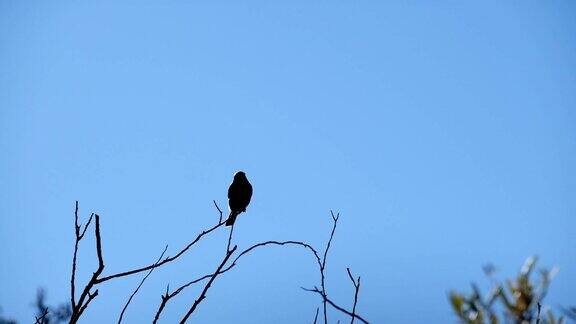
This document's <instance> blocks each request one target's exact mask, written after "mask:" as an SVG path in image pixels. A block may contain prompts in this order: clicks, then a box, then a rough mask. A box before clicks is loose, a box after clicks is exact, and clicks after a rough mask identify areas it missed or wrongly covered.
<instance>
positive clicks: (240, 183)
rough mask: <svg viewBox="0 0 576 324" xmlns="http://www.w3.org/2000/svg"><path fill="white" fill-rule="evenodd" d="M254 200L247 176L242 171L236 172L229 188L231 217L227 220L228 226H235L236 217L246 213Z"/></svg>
mask: <svg viewBox="0 0 576 324" xmlns="http://www.w3.org/2000/svg"><path fill="white" fill-rule="evenodd" d="M251 198H252V185H251V184H250V182H249V181H248V178H246V174H245V173H244V172H242V171H238V172H236V174H235V175H234V180H232V184H230V187H229V188H228V207H229V208H230V216H229V217H228V220H226V226H232V225H234V222H235V221H236V217H238V215H239V214H240V213H242V212H245V211H246V207H248V204H250V199H251Z"/></svg>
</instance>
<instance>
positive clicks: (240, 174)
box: [234, 171, 246, 180]
mask: <svg viewBox="0 0 576 324" xmlns="http://www.w3.org/2000/svg"><path fill="white" fill-rule="evenodd" d="M234 180H246V173H244V171H238V172H236V174H234Z"/></svg>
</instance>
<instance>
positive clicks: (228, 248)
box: [226, 224, 234, 252]
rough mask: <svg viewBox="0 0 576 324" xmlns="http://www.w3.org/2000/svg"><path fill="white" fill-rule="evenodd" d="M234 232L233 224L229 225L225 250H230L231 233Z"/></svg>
mask: <svg viewBox="0 0 576 324" xmlns="http://www.w3.org/2000/svg"><path fill="white" fill-rule="evenodd" d="M233 232H234V224H232V226H230V235H229V236H228V245H227V246H226V252H228V251H230V243H231V242H232V233H233Z"/></svg>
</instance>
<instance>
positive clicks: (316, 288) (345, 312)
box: [301, 287, 369, 324]
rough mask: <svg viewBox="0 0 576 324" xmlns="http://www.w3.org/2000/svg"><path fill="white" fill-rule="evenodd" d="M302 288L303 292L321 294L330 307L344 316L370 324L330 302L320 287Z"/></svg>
mask: <svg viewBox="0 0 576 324" xmlns="http://www.w3.org/2000/svg"><path fill="white" fill-rule="evenodd" d="M301 288H302V289H303V290H305V291H309V292H314V293H317V294H319V295H320V296H322V298H323V299H324V300H326V302H327V303H328V304H330V306H332V307H334V308H335V309H337V310H339V311H341V312H342V313H344V314H346V315H348V316H354V317H355V318H357V319H358V320H359V321H361V322H362V323H364V324H369V323H368V321H367V320H365V319H364V318H363V317H362V316H360V315H358V314H352V313H351V312H350V311H348V310H346V309H344V308H342V307H340V306H338V305H336V304H335V303H334V302H333V301H332V300H330V299H329V298H328V296H326V295H324V294H323V293H322V291H321V290H320V289H318V287H314V289H308V288H304V287H301Z"/></svg>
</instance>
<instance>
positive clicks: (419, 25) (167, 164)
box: [0, 1, 576, 323]
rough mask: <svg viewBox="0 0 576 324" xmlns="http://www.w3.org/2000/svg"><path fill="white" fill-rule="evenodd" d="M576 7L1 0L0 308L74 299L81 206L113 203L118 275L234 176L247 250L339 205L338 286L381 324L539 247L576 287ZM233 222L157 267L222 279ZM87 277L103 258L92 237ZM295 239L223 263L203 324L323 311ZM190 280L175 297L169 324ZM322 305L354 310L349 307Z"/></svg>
mask: <svg viewBox="0 0 576 324" xmlns="http://www.w3.org/2000/svg"><path fill="white" fill-rule="evenodd" d="M575 7H576V6H575V5H574V3H573V2H569V1H547V2H541V1H525V2H508V3H503V2H502V1H482V2H481V3H480V2H478V3H464V2H456V1H446V2H419V1H407V2H404V1H403V2H387V3H380V2H376V1H366V2H357V1H355V2H353V1H334V2H327V1H290V2H280V1H276V2H264V1H262V2H260V1H255V2H251V3H238V2H231V1H223V2H218V3H216V2H208V1H199V2H192V1H190V2H185V1H166V2H163V3H162V4H160V3H158V2H152V1H143V2H140V1H127V2H123V3H117V2H113V1H110V2H108V1H83V2H74V1H51V2H45V1H44V2H43V1H27V2H24V1H2V2H1V3H0V90H1V91H0V152H1V155H2V158H1V159H0V183H2V186H0V255H1V257H2V260H3V262H2V266H0V283H1V285H2V290H1V291H0V305H1V306H2V309H3V312H2V314H4V315H8V316H11V317H13V318H16V319H18V320H20V321H22V322H29V321H30V320H31V318H32V315H33V311H32V308H31V306H30V302H31V300H32V299H33V297H34V294H35V291H36V288H37V287H39V286H42V287H45V288H46V289H47V291H48V298H49V302H50V303H52V304H56V303H59V302H64V301H68V300H69V290H68V289H69V288H68V287H69V276H70V267H71V266H70V261H71V257H72V252H73V211H74V201H75V200H79V201H80V211H81V214H82V217H83V218H84V219H86V218H87V217H88V216H89V214H90V212H98V213H99V214H100V215H101V226H102V232H103V233H102V235H103V241H104V243H103V244H104V258H105V261H106V265H107V268H106V270H105V273H112V272H116V271H122V270H126V269H129V268H131V267H134V266H138V265H144V264H147V263H150V262H152V261H153V260H155V259H156V258H157V257H158V255H159V254H160V252H161V251H162V249H163V247H164V245H165V244H168V245H169V249H168V252H167V253H168V254H170V255H173V254H174V253H175V252H176V251H178V250H179V248H181V247H182V246H183V245H184V244H186V243H187V242H188V241H189V240H190V239H191V238H193V237H194V236H195V235H196V233H198V232H199V231H201V229H202V228H204V227H207V226H210V225H212V224H213V223H214V222H215V221H216V220H217V213H216V212H215V210H214V208H213V206H212V200H213V199H215V200H217V201H218V202H219V203H220V205H221V206H225V204H226V189H227V186H228V184H229V183H230V181H231V178H232V175H233V173H234V172H235V171H236V170H239V169H242V170H245V171H246V173H247V174H248V177H249V179H250V181H251V182H252V183H253V185H254V197H253V200H252V203H251V205H250V207H249V209H248V212H247V213H246V214H243V215H242V216H241V217H240V218H239V221H238V226H237V227H236V230H235V231H236V232H235V233H236V243H237V244H238V245H239V247H240V248H242V247H247V246H248V245H250V244H252V243H254V242H258V241H262V240H268V239H277V240H285V239H297V240H305V241H309V242H310V243H311V244H313V245H316V246H319V247H321V246H322V244H324V243H325V241H326V239H327V236H328V234H329V230H330V225H331V224H330V222H331V219H330V214H329V211H330V210H331V209H333V210H336V211H339V212H340V213H341V220H340V224H339V228H338V229H337V232H336V237H335V240H334V244H333V248H332V253H331V254H330V256H329V260H328V270H327V276H328V278H327V285H328V287H327V288H328V292H329V294H330V295H331V296H332V297H333V298H334V299H335V300H337V301H339V302H340V303H341V304H343V305H347V306H350V305H351V303H352V298H353V292H352V287H351V284H350V282H349V281H348V278H347V275H346V271H345V269H346V266H349V267H351V269H352V271H353V272H354V273H356V274H359V275H361V276H362V290H361V292H360V302H359V305H358V310H359V311H360V312H361V313H362V314H363V315H364V316H365V317H367V318H368V319H370V320H372V322H374V323H449V322H454V317H453V316H452V315H451V312H450V308H449V305H448V303H447V299H446V294H447V292H448V291H449V290H450V289H452V288H458V289H463V290H464V289H468V285H469V283H470V282H471V281H478V282H479V283H480V284H481V285H483V286H485V287H487V286H488V284H489V282H488V281H487V280H486V279H484V277H483V274H482V270H481V266H482V265H483V264H485V263H487V262H492V263H494V264H495V265H496V266H497V267H498V269H499V272H498V274H499V276H500V277H507V276H512V275H514V274H515V273H516V272H517V271H518V269H519V267H520V266H521V265H522V263H523V261H524V259H525V258H526V257H528V256H530V255H533V254H537V255H539V256H540V257H541V263H542V265H546V266H552V265H557V266H558V267H559V268H560V272H559V274H558V276H557V277H556V279H555V281H554V282H553V284H552V287H551V293H550V295H549V298H548V302H549V304H550V305H552V306H555V305H560V304H563V305H566V304H574V303H575V300H574V293H573V292H574V291H575V290H576V281H575V280H574V278H576V258H575V257H576V254H575V252H574V247H575V246H576V236H575V235H576V233H575V230H574V229H575V228H576V220H575V217H574V216H575V213H576V199H574V194H575V193H576V173H575V165H576V127H575V125H576V109H575V107H576V106H575V104H576V74H575V72H576V70H575V67H576V19H574V17H575V16H574V13H575V12H576V8H575ZM225 240H226V233H225V232H219V233H217V234H216V235H214V236H212V237H211V238H210V239H208V240H206V241H203V242H202V244H200V245H199V246H198V248H197V249H196V250H194V251H193V252H191V253H189V254H188V255H186V256H185V257H183V258H182V259H181V260H180V261H179V262H178V263H176V264H173V265H170V266H167V267H166V268H163V269H161V270H157V271H156V272H155V273H153V274H152V276H151V277H150V278H149V280H148V281H147V282H146V283H145V285H144V286H143V288H142V291H141V293H140V294H139V295H138V296H137V297H136V298H135V300H134V301H133V304H132V305H131V308H129V309H128V313H127V314H126V317H125V319H126V322H127V323H144V322H149V321H150V319H151V318H152V316H153V313H154V312H155V310H156V308H157V306H158V304H159V302H160V295H161V294H162V292H163V291H164V289H165V287H166V284H167V283H170V284H171V286H177V285H178V284H180V283H183V282H185V281H186V280H188V279H191V278H193V277H195V276H198V275H201V274H204V273H206V272H209V271H212V270H213V269H214V268H215V267H216V265H217V262H218V259H219V258H220V257H221V254H222V251H223V247H224V244H225ZM80 249H81V255H80V259H79V262H80V269H79V271H80V276H81V278H85V279H87V278H88V276H89V275H90V273H91V271H93V270H94V269H95V268H94V267H95V263H94V260H95V258H94V249H93V240H92V238H89V239H88V240H87V241H86V242H82V245H81V248H80ZM139 280H140V277H133V278H130V279H128V280H123V281H115V282H110V283H109V284H106V285H104V286H103V287H101V288H100V296H99V297H98V298H97V299H96V300H95V301H94V303H93V305H91V307H90V309H89V310H88V311H87V314H86V319H85V320H84V323H103V322H106V323H107V322H112V321H115V320H116V319H117V316H118V315H119V313H120V310H121V308H122V304H123V302H124V300H126V298H127V297H128V296H129V294H130V292H131V290H132V289H133V288H134V287H135V286H136V285H137V283H138V281H139ZM317 283H318V276H317V273H316V268H315V265H314V260H313V259H311V258H310V257H309V256H308V255H306V254H304V253H303V252H302V251H301V250H299V249H281V248H271V249H268V250H261V251H259V252H257V253H255V254H254V255H252V256H251V257H249V258H248V259H245V260H244V261H242V263H241V264H239V265H238V268H237V269H235V270H234V271H233V272H231V273H229V274H226V275H223V276H222V277H221V278H220V279H219V280H218V281H217V282H216V284H215V285H214V286H213V287H212V289H211V290H210V292H209V294H208V298H207V299H206V300H205V302H204V303H203V304H201V306H200V308H199V310H198V313H197V314H195V315H194V316H195V318H194V319H195V320H196V321H197V322H199V323H225V322H228V323H230V322H235V323H258V322H261V323H262V322H267V323H270V322H276V323H306V322H309V321H311V320H312V318H313V316H314V312H315V309H316V307H317V306H318V305H319V304H320V303H319V299H318V298H317V296H314V295H311V294H308V293H305V292H303V291H302V290H301V289H300V288H299V287H300V286H308V287H310V286H313V285H315V284H317ZM198 289H199V288H197V289H191V290H190V291H188V292H187V293H185V294H182V295H181V296H180V297H179V299H178V300H176V301H175V302H174V304H172V305H170V306H169V307H168V308H167V310H166V312H165V318H164V320H165V321H164V322H165V323H171V322H174V321H175V320H177V319H179V318H180V317H181V316H182V315H183V314H184V313H185V311H186V309H187V308H188V307H189V306H190V305H191V303H192V302H193V300H194V299H195V298H196V297H197V294H198ZM330 315H331V318H332V319H334V320H336V319H343V317H339V314H337V313H331V314H330Z"/></svg>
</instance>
